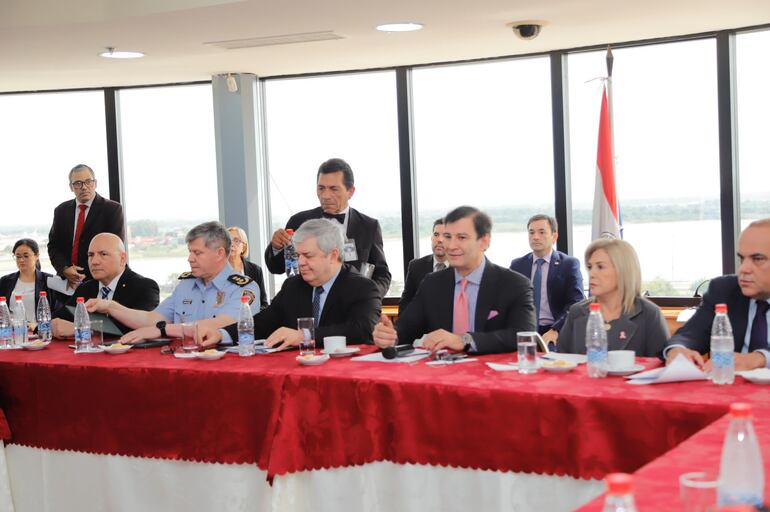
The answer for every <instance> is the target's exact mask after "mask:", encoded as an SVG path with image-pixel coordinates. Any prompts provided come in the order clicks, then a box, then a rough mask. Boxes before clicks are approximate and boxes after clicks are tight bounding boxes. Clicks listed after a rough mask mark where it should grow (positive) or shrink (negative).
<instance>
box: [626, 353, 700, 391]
mask: <svg viewBox="0 0 770 512" xmlns="http://www.w3.org/2000/svg"><path fill="white" fill-rule="evenodd" d="M691 380H708V375H707V374H706V373H705V372H704V371H703V370H701V369H700V368H698V367H697V366H695V364H694V363H693V362H692V361H690V360H689V359H687V358H686V357H684V356H683V355H682V354H679V355H678V356H677V357H676V359H674V360H673V361H672V362H671V364H669V365H667V366H664V367H663V368H655V369H654V370H648V371H646V372H641V373H637V374H634V375H631V376H630V377H628V383H629V384H638V385H643V384H663V383H665V382H687V381H691Z"/></svg>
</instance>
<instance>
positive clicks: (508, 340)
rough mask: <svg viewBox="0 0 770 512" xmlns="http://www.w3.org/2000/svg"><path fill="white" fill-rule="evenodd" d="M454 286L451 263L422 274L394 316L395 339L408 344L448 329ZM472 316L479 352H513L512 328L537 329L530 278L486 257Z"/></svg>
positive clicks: (451, 318)
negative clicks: (401, 312)
mask: <svg viewBox="0 0 770 512" xmlns="http://www.w3.org/2000/svg"><path fill="white" fill-rule="evenodd" d="M454 289H455V271H454V269H452V268H448V269H446V270H441V271H439V272H433V273H430V274H428V275H427V276H425V279H423V281H422V284H421V285H420V287H419V289H418V290H417V294H416V295H415V297H414V300H413V301H412V302H411V303H410V304H409V307H408V308H406V310H405V311H404V315H403V316H400V317H399V319H398V325H397V331H398V339H399V340H400V341H399V343H411V342H413V341H414V340H415V339H416V338H419V337H420V336H422V335H423V334H426V333H429V332H432V331H435V330H436V329H446V330H447V331H450V332H451V331H452V320H453V314H454ZM475 321H476V324H475V331H474V332H472V333H471V335H472V336H473V340H474V342H475V344H476V348H477V350H478V353H479V354H491V353H495V352H513V351H515V350H516V333H517V332H518V331H534V330H535V305H534V303H533V302H532V283H530V282H529V279H527V278H525V277H523V276H522V275H521V274H517V273H516V272H512V271H510V270H508V269H507V268H503V267H500V266H498V265H495V264H493V263H491V262H490V261H489V260H487V262H486V266H485V267H484V273H483V274H482V276H481V284H480V286H479V295H478V300H477V302H476V313H475Z"/></svg>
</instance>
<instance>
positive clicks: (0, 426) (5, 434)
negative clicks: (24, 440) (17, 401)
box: [0, 409, 11, 441]
mask: <svg viewBox="0 0 770 512" xmlns="http://www.w3.org/2000/svg"><path fill="white" fill-rule="evenodd" d="M10 438H11V427H9V426H8V421H6V419H5V413H4V412H3V410H2V409H0V441H7V440H8V439H10Z"/></svg>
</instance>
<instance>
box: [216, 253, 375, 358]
mask: <svg viewBox="0 0 770 512" xmlns="http://www.w3.org/2000/svg"><path fill="white" fill-rule="evenodd" d="M381 308H382V299H381V298H380V294H379V291H378V290H377V285H375V284H374V283H373V282H372V280H371V279H368V278H366V277H363V276H361V275H360V274H358V273H357V272H354V271H352V270H350V268H349V267H347V266H343V267H342V268H341V269H340V273H339V275H338V276H337V279H336V280H335V281H334V284H333V285H332V287H331V289H330V290H329V295H328V296H327V297H326V302H325V303H324V308H323V311H321V318H320V320H319V322H318V327H317V328H316V329H315V340H316V346H323V339H324V337H326V336H345V337H346V338H347V340H348V343H351V344H353V343H372V331H373V330H374V326H375V324H376V323H377V322H378V321H379V318H380V310H381ZM312 316H313V287H312V286H310V285H309V284H307V283H306V282H305V281H304V280H303V279H302V276H293V277H290V278H289V279H287V280H286V281H284V283H283V286H282V287H281V291H280V292H278V294H277V295H276V296H275V297H274V298H273V302H271V303H270V305H269V306H268V307H267V308H265V309H264V310H262V311H260V312H259V313H257V314H256V315H254V337H255V338H256V339H262V338H267V337H268V336H270V335H271V334H272V333H273V331H275V330H276V329H278V328H279V327H289V328H292V329H296V328H297V318H309V317H312ZM225 329H226V330H227V332H228V333H229V334H230V337H231V338H232V339H233V340H237V339H238V324H237V323H234V324H231V325H228V326H227V327H226V328H225Z"/></svg>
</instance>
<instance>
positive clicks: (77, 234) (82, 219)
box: [72, 204, 88, 265]
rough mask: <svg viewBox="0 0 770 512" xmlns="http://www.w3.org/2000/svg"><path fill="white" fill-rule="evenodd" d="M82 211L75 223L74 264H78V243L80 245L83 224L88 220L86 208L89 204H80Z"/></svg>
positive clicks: (73, 241)
mask: <svg viewBox="0 0 770 512" xmlns="http://www.w3.org/2000/svg"><path fill="white" fill-rule="evenodd" d="M78 206H79V208H80V212H79V213H78V222H77V224H76V225H75V239H74V240H72V264H73V265H77V264H78V245H80V235H81V234H83V224H85V222H86V208H88V205H86V204H81V205H78Z"/></svg>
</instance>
